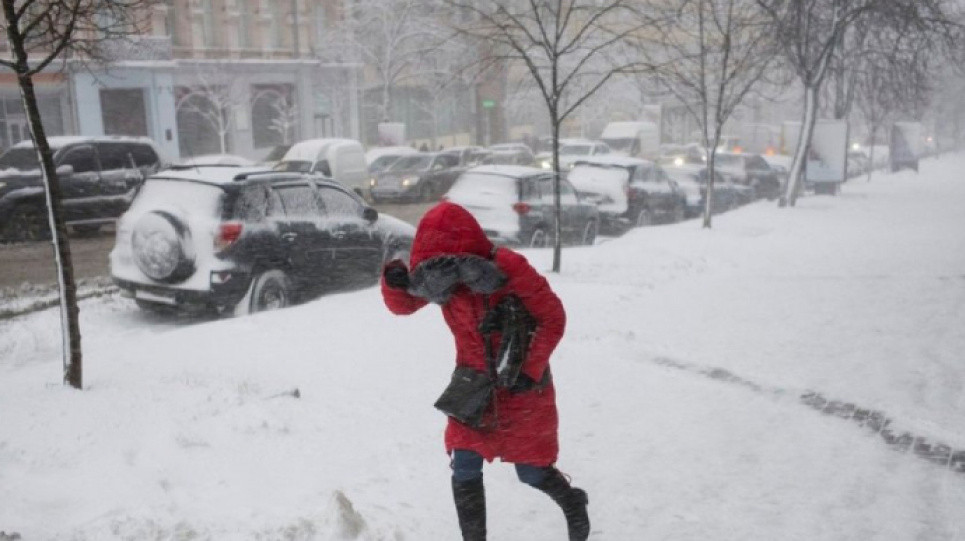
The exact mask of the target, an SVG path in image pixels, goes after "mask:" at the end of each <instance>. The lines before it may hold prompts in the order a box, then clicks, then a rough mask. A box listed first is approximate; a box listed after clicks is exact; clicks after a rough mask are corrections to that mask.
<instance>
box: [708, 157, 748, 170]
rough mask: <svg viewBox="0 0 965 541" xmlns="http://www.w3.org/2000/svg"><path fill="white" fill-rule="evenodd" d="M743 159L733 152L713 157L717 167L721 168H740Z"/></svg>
mask: <svg viewBox="0 0 965 541" xmlns="http://www.w3.org/2000/svg"><path fill="white" fill-rule="evenodd" d="M743 160H744V158H743V157H741V156H736V155H734V154H718V155H717V156H716V157H715V158H714V162H715V163H716V164H717V167H719V168H721V169H740V168H741V166H742V165H743V163H744V162H743Z"/></svg>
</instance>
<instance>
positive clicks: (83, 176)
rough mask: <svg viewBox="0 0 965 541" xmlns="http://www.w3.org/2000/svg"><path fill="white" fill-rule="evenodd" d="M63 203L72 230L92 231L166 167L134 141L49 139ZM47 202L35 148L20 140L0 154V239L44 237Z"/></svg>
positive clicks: (151, 149)
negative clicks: (145, 180) (149, 177)
mask: <svg viewBox="0 0 965 541" xmlns="http://www.w3.org/2000/svg"><path fill="white" fill-rule="evenodd" d="M48 142H49V143H50V148H51V150H52V151H53V154H54V164H55V165H56V167H57V177H58V179H59V181H60V191H61V196H62V198H63V199H62V201H63V203H64V205H63V208H64V219H65V220H66V222H67V224H68V225H70V226H71V227H72V228H73V229H74V231H76V232H79V233H93V232H96V231H97V230H98V229H100V228H101V226H103V225H104V224H108V223H111V222H113V221H114V220H116V219H117V217H118V216H120V215H121V214H122V213H123V212H124V211H125V210H127V207H128V206H130V204H131V200H132V199H133V198H134V194H135V193H137V190H138V188H139V187H140V186H141V183H142V182H143V181H144V178H145V177H146V176H147V175H150V174H151V173H154V172H156V171H157V170H159V169H160V168H162V167H166V166H167V162H166V161H165V160H164V159H163V158H162V157H161V153H160V151H159V150H158V148H157V146H156V145H155V144H154V142H153V141H152V140H150V139H147V138H140V137H68V136H64V137H50V138H48ZM49 235H50V227H49V220H48V218H47V199H46V195H45V193H44V185H43V176H42V175H41V172H40V162H39V161H38V157H37V150H36V149H35V148H34V145H33V142H32V141H30V140H26V141H21V142H19V143H17V144H16V145H14V146H13V147H11V148H10V149H8V150H7V151H6V152H4V153H3V155H2V156H0V239H5V240H8V241H33V240H40V239H44V238H47V237H49Z"/></svg>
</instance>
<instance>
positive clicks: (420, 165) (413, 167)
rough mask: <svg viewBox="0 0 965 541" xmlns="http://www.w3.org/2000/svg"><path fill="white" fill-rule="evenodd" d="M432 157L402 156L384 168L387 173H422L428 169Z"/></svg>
mask: <svg viewBox="0 0 965 541" xmlns="http://www.w3.org/2000/svg"><path fill="white" fill-rule="evenodd" d="M431 163H432V156H403V157H401V158H399V159H398V161H396V162H395V163H393V164H392V165H390V166H388V167H387V168H385V171H386V172H387V173H395V172H399V171H423V170H425V169H428V168H429V165H430V164H431Z"/></svg>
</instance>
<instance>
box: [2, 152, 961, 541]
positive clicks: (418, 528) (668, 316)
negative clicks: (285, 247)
mask: <svg viewBox="0 0 965 541" xmlns="http://www.w3.org/2000/svg"><path fill="white" fill-rule="evenodd" d="M963 169H965V157H961V156H959V157H943V158H941V159H938V160H929V161H926V162H924V163H923V167H922V172H921V174H920V175H916V174H915V173H913V172H903V173H900V174H896V175H885V174H877V175H876V176H875V178H874V180H873V181H872V182H870V183H867V182H865V181H864V180H863V179H856V180H853V181H851V182H850V183H848V184H847V185H846V186H845V187H844V189H843V193H842V194H841V195H840V196H837V197H830V196H824V197H808V198H804V199H801V200H800V201H799V202H798V206H797V207H796V208H794V209H784V210H781V209H777V208H775V207H774V205H773V204H770V203H758V204H755V205H752V206H749V207H746V208H743V209H741V210H739V211H736V212H732V213H728V214H724V215H720V216H718V217H716V218H715V227H714V229H713V230H710V231H708V230H702V229H701V228H700V225H699V223H698V222H697V221H690V222H686V223H682V224H677V225H674V226H666V227H653V228H646V229H641V230H636V231H633V232H631V233H630V234H628V235H626V236H625V237H622V238H620V239H615V240H611V241H608V242H604V243H601V244H600V245H598V246H596V247H592V248H576V249H567V250H565V252H564V257H563V272H562V273H560V274H558V275H550V276H549V278H550V281H551V282H552V284H553V286H554V287H555V289H556V290H557V292H558V293H559V294H560V296H561V297H562V299H563V301H564V304H565V306H566V308H567V311H568V315H569V323H568V329H567V334H566V337H565V338H564V339H563V342H562V343H561V344H560V347H559V349H558V350H557V352H556V354H555V355H554V358H553V367H554V375H555V379H556V382H557V388H558V400H559V408H560V413H561V425H562V426H561V433H560V438H561V447H562V451H561V457H560V463H559V467H560V468H561V469H562V470H563V471H565V472H567V473H568V474H570V475H571V476H572V477H573V480H574V483H575V484H576V485H578V486H581V487H583V488H585V489H586V490H587V491H588V492H589V494H590V512H591V519H592V521H593V536H592V538H593V539H600V540H607V541H634V540H639V539H660V540H701V541H703V540H734V541H746V540H768V541H772V540H796V539H801V540H804V539H807V540H877V539H880V540H909V539H919V540H954V539H965V513H963V512H962V510H963V509H965V475H963V474H961V473H954V472H953V468H951V467H949V465H948V464H947V463H944V464H941V463H933V462H930V461H926V460H922V459H921V458H920V457H918V456H917V455H916V454H915V453H913V452H904V453H903V452H900V451H899V450H897V449H896V446H893V445H886V444H885V441H884V439H883V438H882V437H881V435H879V434H876V433H875V432H874V431H872V430H870V429H869V428H868V427H862V426H859V424H858V423H855V422H853V421H850V420H845V419H842V418H839V417H837V416H833V415H822V414H821V413H819V412H817V411H816V410H815V409H814V408H811V407H808V406H807V405H804V404H803V403H802V402H801V400H800V397H801V395H802V394H804V393H806V392H809V391H812V392H818V393H821V395H823V396H825V397H827V398H829V399H833V400H840V401H842V402H848V403H853V404H856V405H857V406H858V407H860V408H866V409H870V410H875V411H879V412H882V413H884V414H885V415H887V417H888V418H889V419H891V421H892V422H893V426H894V427H896V429H898V430H908V431H910V432H912V433H914V434H915V435H918V436H922V437H926V438H928V439H929V440H930V441H935V442H943V443H945V444H947V445H949V446H951V447H952V448H955V449H965V428H963V426H965V424H963V421H962V419H963V418H965V358H963V357H962V352H965V212H963V211H962V208H963V205H965V179H963V177H962V176H961V173H960V172H961V171H962V170H963ZM526 255H527V256H528V257H529V258H530V259H531V261H532V262H533V263H534V264H535V266H536V267H537V268H539V269H548V268H549V267H550V263H551V255H552V254H551V252H550V251H548V250H547V251H530V252H526ZM81 310H82V312H81V317H82V320H81V325H82V332H83V336H84V342H83V345H84V351H85V355H84V360H85V383H86V389H85V390H84V391H83V392H78V391H74V390H71V389H70V388H66V387H64V386H62V385H61V384H60V381H61V377H60V376H61V359H60V353H59V347H60V340H59V338H58V332H59V327H58V316H57V313H56V311H55V310H47V311H44V312H40V313H36V314H32V315H29V316H24V317H19V318H14V319H10V320H6V321H0V530H5V531H7V532H10V531H17V532H20V534H21V535H22V536H23V538H24V539H25V540H34V539H42V540H47V539H70V540H78V541H79V540H100V539H138V540H140V539H163V540H168V539H211V540H226V539H228V540H231V539H265V540H269V539H271V540H273V539H292V540H308V539H318V540H330V539H332V540H334V539H362V540H396V541H400V540H410V541H413V540H430V541H434V540H444V539H455V538H457V537H458V533H457V531H458V529H457V525H456V518H455V513H454V510H453V505H452V502H451V497H450V491H449V469H448V458H447V457H446V455H445V453H444V451H443V446H442V430H443V426H444V420H443V418H442V415H441V414H439V413H438V412H436V411H435V410H434V409H433V408H432V402H433V401H434V399H435V398H436V396H437V395H438V394H439V392H440V391H441V390H442V388H443V387H444V386H445V384H446V383H447V381H448V378H449V372H450V370H451V366H452V355H453V343H452V339H451V337H450V336H449V334H448V331H447V329H446V328H445V325H444V324H443V322H442V317H441V315H440V313H439V311H438V310H437V309H435V308H432V307H430V308H428V309H426V310H423V311H422V312H420V313H418V314H416V315H414V316H411V317H408V318H399V317H393V316H392V315H390V314H389V313H388V312H387V311H386V310H385V308H384V307H383V304H382V301H381V298H380V296H379V293H378V291H377V290H376V289H375V288H370V289H366V290H362V291H357V292H351V293H346V294H340V295H333V296H328V297H324V298H321V299H319V300H317V301H314V302H311V303H308V304H305V305H302V306H298V307H294V308H291V309H287V310H283V311H280V312H275V313H268V314H261V315H256V316H250V317H242V318H236V319H227V320H219V321H194V322H190V323H184V322H172V321H165V320H163V319H157V318H152V317H150V316H147V315H144V314H141V313H139V312H138V311H137V310H136V309H135V308H134V307H133V306H132V304H131V303H130V301H128V300H126V299H121V298H118V297H115V296H103V297H98V298H94V299H90V300H87V301H84V302H83V303H82V305H81ZM715 368H716V369H718V370H716V371H715V370H714V369H715ZM725 371H726V372H725ZM294 389H298V395H299V397H297V398H296V397H295V396H293V390H294ZM486 479H487V497H488V503H489V530H490V539H493V540H497V541H498V540H522V539H525V540H534V541H551V540H559V539H563V538H564V537H565V526H564V523H563V519H562V516H561V513H560V512H559V509H558V508H556V507H555V506H554V504H552V502H550V501H549V499H548V498H546V497H545V496H544V495H542V494H540V493H539V492H537V491H534V490H532V489H530V488H528V487H526V486H525V485H522V484H521V483H519V482H518V481H517V480H516V479H515V474H514V472H513V469H512V468H511V467H509V466H508V465H505V464H498V463H497V464H492V465H489V466H487V468H486Z"/></svg>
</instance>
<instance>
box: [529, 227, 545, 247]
mask: <svg viewBox="0 0 965 541" xmlns="http://www.w3.org/2000/svg"><path fill="white" fill-rule="evenodd" d="M549 245H550V236H549V233H547V232H546V230H545V229H543V228H542V227H540V228H537V229H536V230H535V231H533V234H532V235H531V236H530V237H529V247H530V248H546V247H547V246H549Z"/></svg>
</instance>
